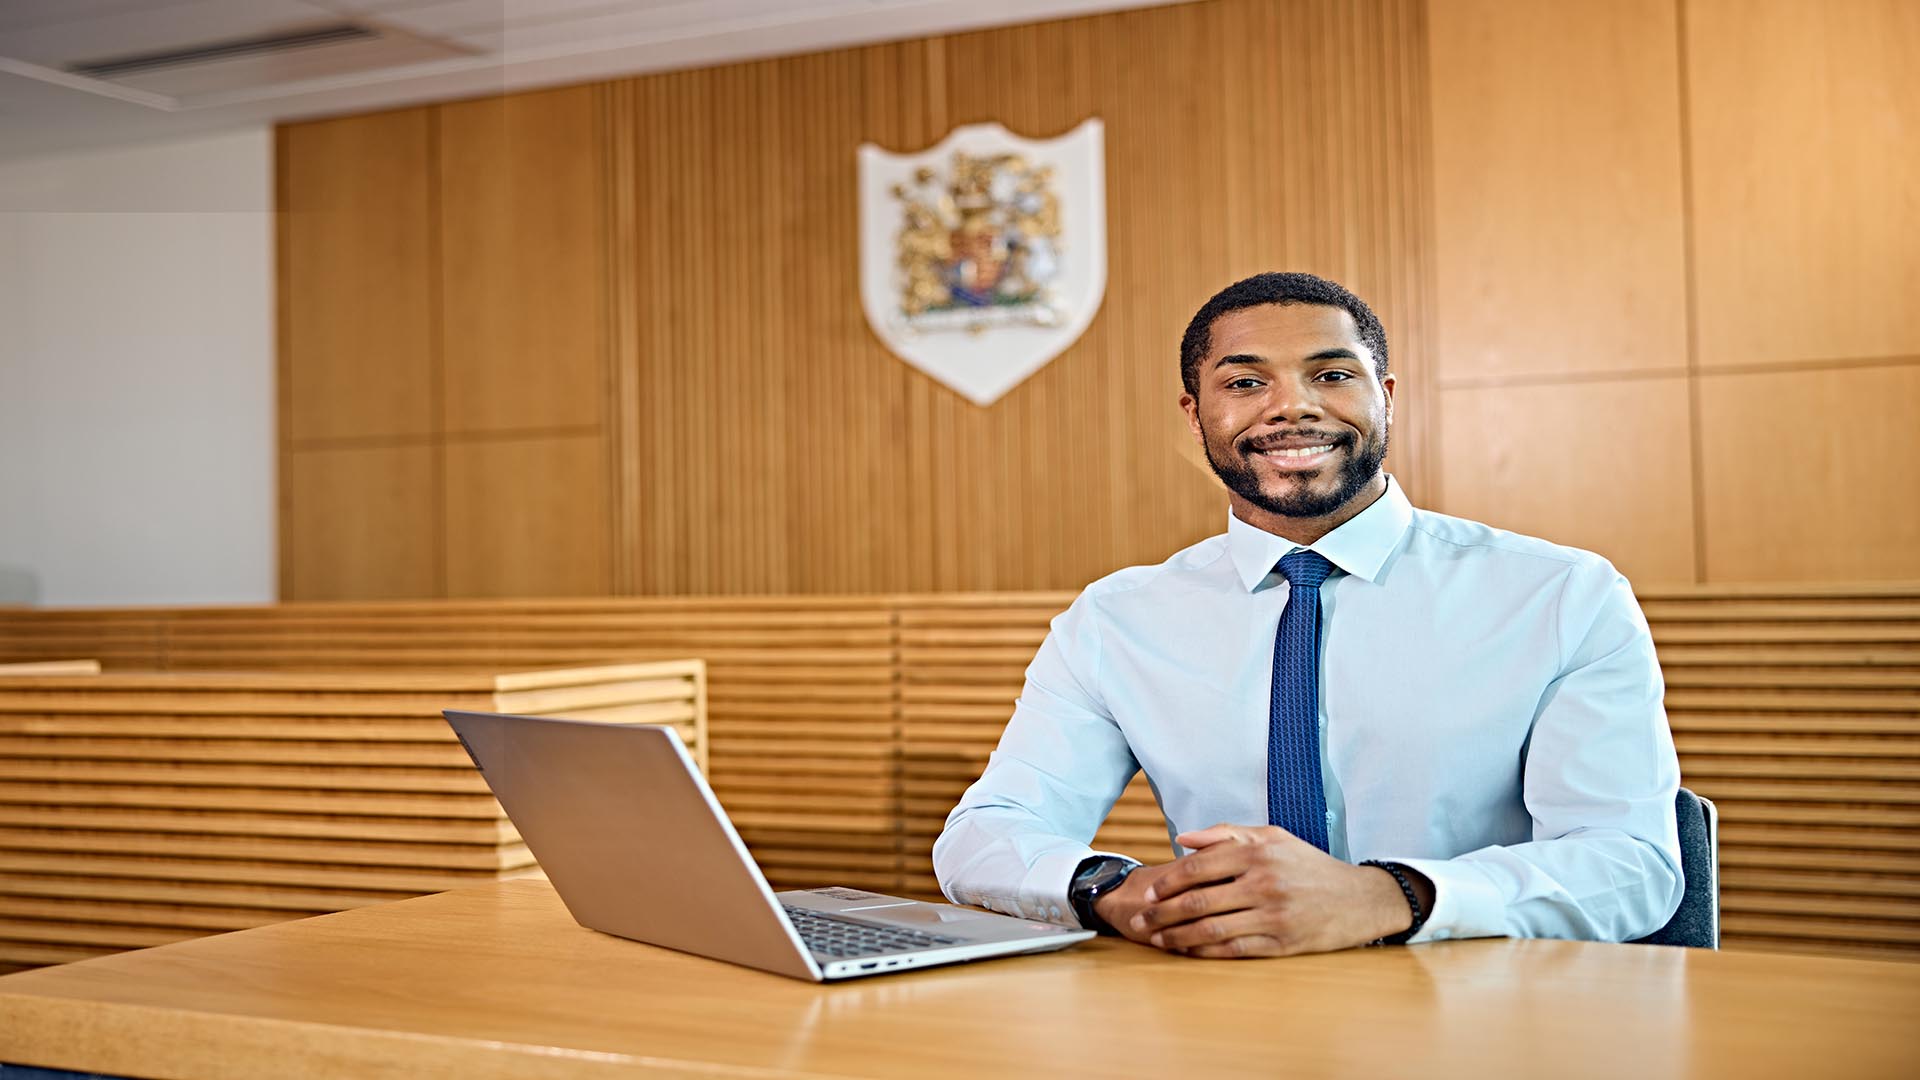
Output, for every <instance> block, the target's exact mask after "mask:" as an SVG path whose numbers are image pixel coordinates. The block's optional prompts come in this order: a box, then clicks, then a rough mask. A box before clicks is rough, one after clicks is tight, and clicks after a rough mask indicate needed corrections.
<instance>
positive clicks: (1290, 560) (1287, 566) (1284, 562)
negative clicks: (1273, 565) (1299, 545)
mask: <svg viewBox="0 0 1920 1080" xmlns="http://www.w3.org/2000/svg"><path fill="white" fill-rule="evenodd" d="M1331 573H1333V564H1332V563H1330V562H1328V561H1327V557H1326V556H1325V555H1322V554H1320V553H1319V552H1317V551H1309V550H1306V549H1304V548H1303V549H1301V550H1299V551H1296V552H1294V553H1293V554H1291V555H1288V556H1287V557H1285V558H1283V559H1281V560H1280V576H1281V577H1283V578H1286V579H1287V583H1288V584H1290V585H1292V586H1293V587H1294V588H1297V589H1317V588H1319V587H1320V583H1321V582H1323V581H1325V580H1327V575H1328V574H1331Z"/></svg>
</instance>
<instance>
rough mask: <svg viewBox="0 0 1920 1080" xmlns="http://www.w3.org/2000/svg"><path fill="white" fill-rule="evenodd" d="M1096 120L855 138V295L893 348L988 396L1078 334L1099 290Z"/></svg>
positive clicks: (1102, 244) (1102, 258) (1101, 210)
mask: <svg viewBox="0 0 1920 1080" xmlns="http://www.w3.org/2000/svg"><path fill="white" fill-rule="evenodd" d="M1106 227H1107V214H1106V170H1105V149H1104V143H1103V140H1102V131H1101V126H1100V121H1098V120H1088V121H1086V122H1085V123H1083V124H1081V125H1080V126H1079V127H1077V128H1075V129H1074V130H1072V131H1070V132H1068V133H1067V134H1065V135H1063V136H1061V137H1059V138H1057V139H1051V140H1044V141H1038V140H1032V139H1023V138H1021V137H1019V136H1017V135H1015V134H1013V133H1012V132H1009V131H1008V130H1007V129H1006V128H1003V127H1001V126H1000V125H998V124H977V125H973V126H970V127H963V128H957V129H955V130H954V131H953V132H952V133H950V134H949V135H948V136H947V137H946V138H945V139H942V140H941V141H940V143H939V145H937V146H934V147H932V148H931V149H928V150H925V151H922V152H921V153H918V154H890V153H888V152H886V151H884V150H882V149H880V148H879V147H877V146H872V145H867V146H862V147H861V148H860V295H861V301H862V305H863V306H864V307H865V309H866V313H867V322H868V323H869V324H870V325H872V327H873V331H874V333H875V334H876V335H878V336H879V338H880V340H881V341H883V342H885V343H886V345H887V347H888V348H889V349H891V350H892V351H893V352H894V354H895V355H897V356H899V357H900V358H901V359H903V360H905V361H906V362H908V363H909V364H912V365H913V366H914V367H917V368H919V369H920V370H921V371H923V372H925V373H927V374H928V375H931V376H933V377H934V378H935V379H938V380H939V381H940V382H942V383H944V384H946V385H947V386H948V387H951V388H952V389H954V390H956V391H958V392H959V393H961V394H963V395H965V396H966V397H967V398H968V399H970V400H971V401H973V402H974V403H975V404H977V405H988V404H991V403H992V402H993V401H994V400H996V399H997V398H999V397H1000V396H1001V395H1002V394H1005V393H1006V392H1007V391H1008V390H1011V389H1012V388H1013V387H1014V386H1016V385H1018V384H1019V382H1020V381H1021V380H1022V379H1025V378H1026V377H1027V376H1029V375H1032V374H1033V373H1034V372H1036V371H1038V370H1040V368H1041V367H1043V366H1045V364H1046V363H1047V361H1049V360H1052V359H1053V358H1054V357H1055V356H1058V355H1059V354H1060V353H1061V352H1062V351H1064V350H1065V349H1066V348H1067V346H1069V345H1071V344H1073V342H1074V341H1075V340H1076V339H1078V338H1079V336H1080V335H1081V333H1082V332H1084V331H1085V330H1086V328H1087V326H1088V324H1090V323H1091V322H1092V321H1093V316H1094V313H1095V312H1097V311H1098V310H1099V308H1100V299H1101V297H1102V296H1103V295H1104V294H1105V292H1106V287H1107V245H1106V241H1107V234H1106Z"/></svg>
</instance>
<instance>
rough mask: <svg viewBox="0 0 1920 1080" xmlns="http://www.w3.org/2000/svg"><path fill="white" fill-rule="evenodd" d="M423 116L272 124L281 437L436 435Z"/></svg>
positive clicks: (410, 113) (403, 113)
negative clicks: (278, 218) (280, 284)
mask: <svg viewBox="0 0 1920 1080" xmlns="http://www.w3.org/2000/svg"><path fill="white" fill-rule="evenodd" d="M429 121H430V111H429V110H428V109H425V108H418V109H402V110H398V111H395V112H385V113H376V114H372V115H368V116H356V117H347V118H344V119H338V120H321V121H314V122H311V123H303V124H289V125H284V126H282V127H281V128H280V129H279V139H280V154H279V160H280V164H281V167H282V170H283V171H282V175H281V177H280V198H281V200H282V202H281V206H280V210H281V212H282V213H283V214H284V215H285V217H284V229H283V230H282V234H281V235H282V237H283V239H284V241H285V250H284V251H283V252H282V257H281V272H282V274H283V275H284V276H285V289H286V291H285V296H286V301H287V302H286V304H285V306H284V307H283V309H282V311H281V318H282V319H283V320H284V333H283V337H282V341H283V348H284V350H285V356H284V358H283V366H282V372H281V373H282V377H283V379H284V380H285V382H286V392H285V394H284V396H283V400H284V401H285V403H286V406H287V409H286V414H285V415H284V416H282V417H281V427H280V431H281V437H282V440H283V441H284V442H290V443H292V444H294V445H296V446H297V445H299V444H301V443H303V442H305V441H308V440H314V439H341V438H357V439H365V438H380V439H390V438H392V437H395V436H419V435H425V434H429V433H431V432H433V431H435V430H436V429H437V426H438V423H437V420H438V415H439V412H438V408H439V403H438V402H437V401H435V400H434V398H433V393H434V391H433V381H432V369H431V354H432V317H433V312H432V305H431V303H430V288H431V281H430V279H431V268H430V263H431V251H430V235H429V222H430V220H431V214H430V205H431V198H432V193H431V191H430V169H431V145H430V123H429ZM296 494H297V492H296Z"/></svg>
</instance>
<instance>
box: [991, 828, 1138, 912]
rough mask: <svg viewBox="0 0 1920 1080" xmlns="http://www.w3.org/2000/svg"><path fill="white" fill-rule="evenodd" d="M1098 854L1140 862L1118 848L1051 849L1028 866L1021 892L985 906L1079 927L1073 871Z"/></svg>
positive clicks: (996, 898)
mask: <svg viewBox="0 0 1920 1080" xmlns="http://www.w3.org/2000/svg"><path fill="white" fill-rule="evenodd" d="M1095 855H1111V856H1113V857H1114V858H1116V859H1126V861H1127V862H1129V863H1132V864H1133V865H1135V866H1138V865H1140V860H1138V859H1134V858H1129V857H1128V856H1125V855H1122V854H1120V853H1118V852H1114V851H1095V850H1093V849H1092V848H1088V847H1080V848H1077V849H1061V850H1056V851H1049V852H1047V853H1046V854H1044V855H1041V856H1040V857H1038V858H1036V859H1034V860H1033V865H1032V866H1030V867H1028V868H1027V876H1026V877H1025V878H1023V879H1022V880H1021V882H1020V888H1019V893H1018V895H1016V896H1011V897H993V898H991V899H989V900H988V901H987V903H986V904H985V905H984V906H986V907H989V908H992V909H993V910H995V911H998V912H1000V913H1001V914H1003V915H1012V916H1013V917H1015V918H1018V919H1035V920H1039V921H1041V922H1050V923H1057V924H1059V925H1061V926H1079V925H1080V919H1079V917H1078V916H1076V915H1074V913H1073V903H1072V901H1071V900H1070V899H1069V898H1068V895H1067V894H1068V891H1069V890H1070V889H1071V888H1072V887H1073V872H1074V871H1075V870H1078V869H1079V868H1080V864H1081V863H1083V862H1085V861H1086V860H1087V859H1090V858H1092V857H1093V856H1095ZM1083 929H1084V928H1083Z"/></svg>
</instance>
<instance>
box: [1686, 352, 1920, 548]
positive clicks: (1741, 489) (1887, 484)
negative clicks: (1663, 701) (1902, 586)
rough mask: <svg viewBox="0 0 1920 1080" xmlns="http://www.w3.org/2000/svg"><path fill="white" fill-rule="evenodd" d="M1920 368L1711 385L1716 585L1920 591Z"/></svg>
mask: <svg viewBox="0 0 1920 1080" xmlns="http://www.w3.org/2000/svg"><path fill="white" fill-rule="evenodd" d="M1916 402H1920V363H1912V364H1896V365H1893V366H1887V367H1867V368H1850V369H1844V370H1824V371H1818V370H1806V371H1781V372H1761V373H1754V374H1704V375H1702V376H1701V379H1700V443H1701V447H1702V450H1703V454H1704V456H1703V459H1702V475H1703V479H1704V481H1705V484H1704V494H1705V514H1706V517H1705V522H1706V557H1707V561H1706V565H1707V574H1708V577H1709V579H1711V580H1715V581H1754V582H1764V581H1782V580H1785V581H1796V580H1798V581H1821V580H1840V581H1850V580H1851V581H1865V580H1876V579H1877V580H1893V581H1899V580H1907V581H1911V580H1915V579H1920V504H1917V503H1916V501H1915V500H1914V498H1913V492H1915V491H1920V427H1916V426H1915V424H1914V419H1913V417H1914V405H1915V403H1916Z"/></svg>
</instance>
